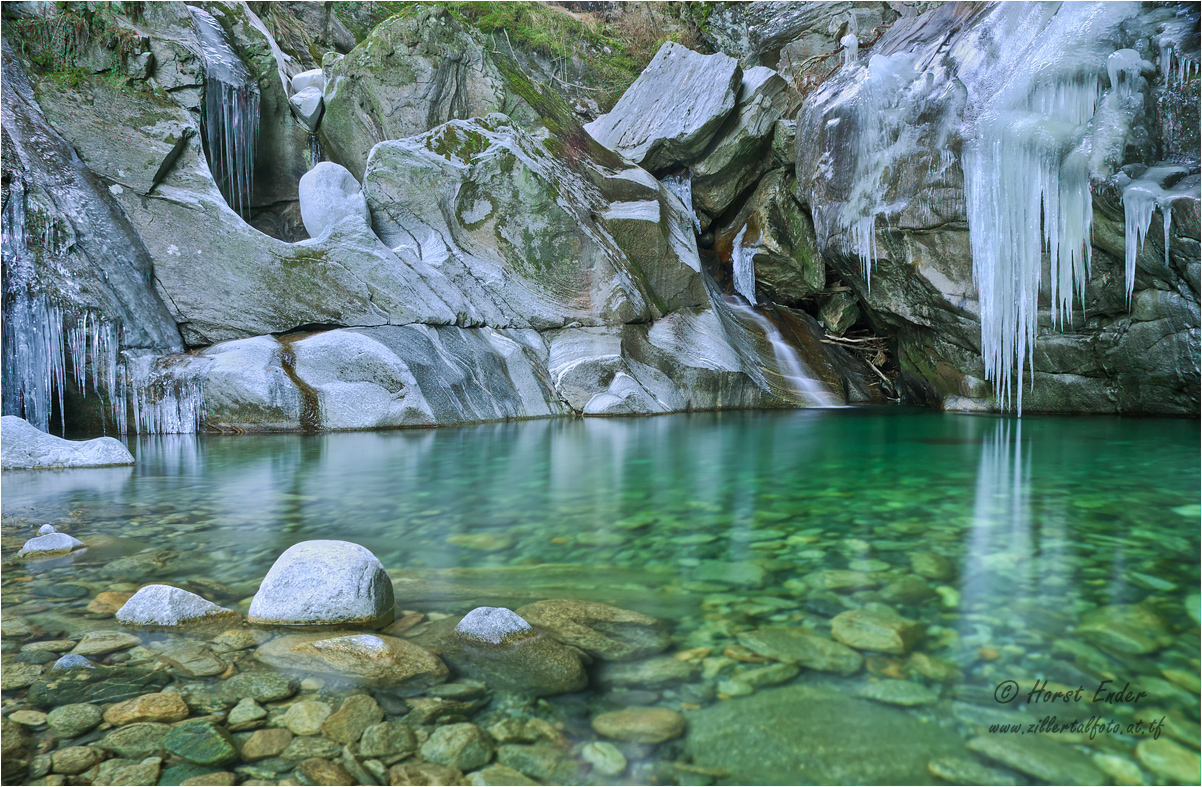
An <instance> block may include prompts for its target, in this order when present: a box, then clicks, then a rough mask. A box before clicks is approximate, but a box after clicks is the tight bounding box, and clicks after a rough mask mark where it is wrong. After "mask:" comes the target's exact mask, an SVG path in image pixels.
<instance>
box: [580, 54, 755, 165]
mask: <svg viewBox="0 0 1202 787" xmlns="http://www.w3.org/2000/svg"><path fill="white" fill-rule="evenodd" d="M741 76H742V72H741V71H740V70H739V64H738V62H737V61H736V60H735V59H734V58H732V57H728V56H726V55H723V54H716V55H702V54H699V53H697V52H693V51H691V50H689V49H687V48H686V47H683V46H681V45H680V44H677V43H675V42H672V41H668V42H667V43H665V44H664V45H663V46H662V47H660V49H659V52H657V53H656V54H655V57H654V58H652V60H651V62H650V63H649V64H648V65H647V67H646V68H645V69H643V73H641V74H640V75H639V78H638V79H636V80H635V81H634V84H632V85H631V86H630V87H629V88H627V90H626V92H625V93H624V94H622V98H620V99H618V103H617V104H615V105H614V108H613V109H612V110H610V111H609V113H608V114H606V115H602V116H601V117H599V118H597V119H596V120H594V121H593V122H592V123H589V124H588V125H586V126H585V127H584V128H585V131H587V132H588V133H589V134H591V135H592V136H593V139H595V140H597V141H598V142H600V143H601V144H602V145H604V146H605V147H607V148H610V149H611V150H615V151H617V152H618V153H621V154H622V155H623V156H625V157H626V158H628V159H630V160H632V161H634V162H636V163H637V164H639V165H640V166H642V167H643V168H644V169H646V170H648V171H651V172H656V171H658V170H663V169H666V168H669V167H672V166H677V165H680V164H686V163H688V162H690V161H693V160H695V159H696V158H698V157H699V156H700V154H701V153H702V152H703V151H704V150H705V147H706V145H708V144H709V142H710V140H711V139H712V138H713V136H714V134H715V133H716V132H717V131H718V129H719V128H720V127H721V125H722V123H723V122H724V121H725V120H726V118H727V117H728V116H729V115H730V113H731V111H732V110H733V109H734V107H735V95H736V94H737V92H738V89H739V82H740V77H741Z"/></svg>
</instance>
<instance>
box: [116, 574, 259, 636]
mask: <svg viewBox="0 0 1202 787" xmlns="http://www.w3.org/2000/svg"><path fill="white" fill-rule="evenodd" d="M237 617H238V613H237V612H235V611H234V610H232V609H226V608H225V607H219V606H217V605H216V604H214V603H213V602H211V601H208V600H206V599H203V598H201V597H200V596H198V595H196V594H195V593H189V592H188V591H186V590H180V589H179V588H176V587H171V586H170V585H147V586H146V587H144V588H141V589H140V590H138V592H137V593H135V594H134V595H133V597H132V598H130V600H129V601H127V602H125V604H124V605H123V606H122V607H121V609H119V610H117V621H118V622H120V623H121V624H122V625H125V626H145V627H156V628H172V627H175V626H183V625H186V624H189V623H216V622H218V621H223V620H224V621H228V620H230V619H234V618H237Z"/></svg>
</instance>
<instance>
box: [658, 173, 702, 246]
mask: <svg viewBox="0 0 1202 787" xmlns="http://www.w3.org/2000/svg"><path fill="white" fill-rule="evenodd" d="M660 182H661V183H663V184H664V188H666V189H667V190H668V191H670V192H672V193H673V194H675V195H676V196H677V197H679V198H680V201H681V202H682V203H684V206H685V209H686V210H687V211H688V212H689V215H690V216H692V217H693V229H694V230H695V231H696V232H697V234H699V235H700V234H701V219H700V218H698V217H697V210H696V209H695V208H694V207H693V172H692V170H685V171H684V172H678V173H676V174H674V175H668V176H667V177H666V178H664V179H663V180H662V181H660Z"/></svg>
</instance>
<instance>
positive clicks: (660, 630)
mask: <svg viewBox="0 0 1202 787" xmlns="http://www.w3.org/2000/svg"><path fill="white" fill-rule="evenodd" d="M517 614H518V615H519V616H521V617H522V618H523V619H525V620H528V621H530V622H531V623H533V624H534V625H536V626H540V627H542V628H544V629H547V630H548V631H549V632H550V633H551V636H553V637H555V638H556V639H558V640H559V641H560V642H565V643H567V644H569V645H573V646H575V647H577V648H580V649H581V650H583V651H584V652H585V653H588V654H589V655H591V656H596V657H597V658H600V659H605V660H607V661H626V660H629V659H640V658H643V657H645V656H652V655H654V654H656V653H659V652H660V651H662V650H664V649H665V648H667V647H668V632H667V629H666V628H665V627H664V625H663V624H662V623H660V622H659V621H658V620H656V619H655V618H653V617H651V616H650V615H643V614H642V613H639V612H632V611H631V610H627V609H621V608H619V607H613V606H610V605H609V604H601V603H598V602H596V601H581V600H577V599H550V600H547V601H536V602H535V603H533V604H527V605H526V606H524V607H519V608H518V610H517Z"/></svg>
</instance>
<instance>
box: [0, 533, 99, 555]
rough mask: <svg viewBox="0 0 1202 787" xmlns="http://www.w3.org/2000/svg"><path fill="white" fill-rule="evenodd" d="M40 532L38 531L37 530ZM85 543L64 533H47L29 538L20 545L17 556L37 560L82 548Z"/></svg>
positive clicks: (85, 545)
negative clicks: (23, 544)
mask: <svg viewBox="0 0 1202 787" xmlns="http://www.w3.org/2000/svg"><path fill="white" fill-rule="evenodd" d="M39 532H40V531H39ZM85 547H87V544H85V543H84V542H82V541H80V540H79V539H78V538H75V537H73V536H69V535H67V534H66V533H58V532H55V533H49V534H47V535H44V536H38V537H37V538H31V539H29V540H28V541H26V542H25V546H23V547H21V551H20V552H18V553H17V557H19V558H24V559H25V560H37V559H39V558H46V557H58V556H59V555H66V554H68V553H70V552H73V551H75V550H76V549H84V548H85Z"/></svg>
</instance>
